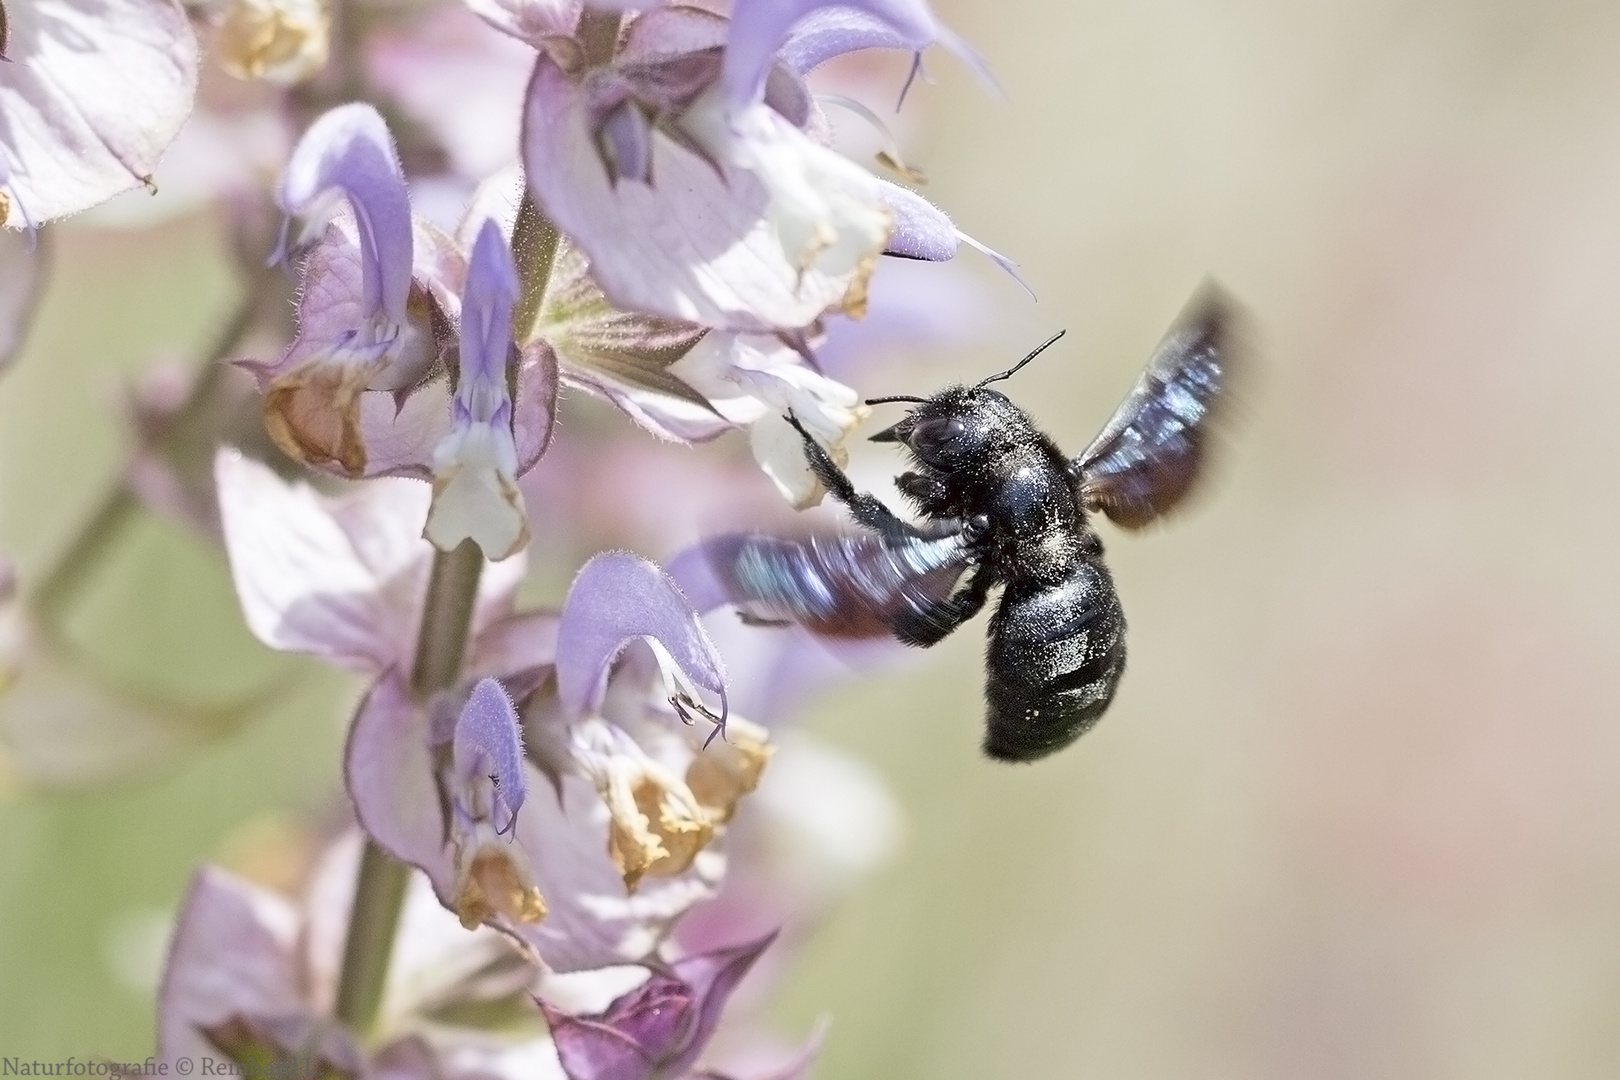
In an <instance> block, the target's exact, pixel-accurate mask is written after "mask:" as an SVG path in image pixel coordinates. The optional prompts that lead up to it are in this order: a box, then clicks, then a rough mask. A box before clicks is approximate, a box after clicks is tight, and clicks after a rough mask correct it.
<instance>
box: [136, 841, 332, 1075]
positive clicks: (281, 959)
mask: <svg viewBox="0 0 1620 1080" xmlns="http://www.w3.org/2000/svg"><path fill="white" fill-rule="evenodd" d="M297 933H298V913H297V911H296V910H295V909H294V908H293V906H292V905H291V904H289V903H287V902H286V901H285V900H283V899H281V898H280V897H278V896H276V895H275V894H273V893H269V892H266V891H265V890H263V889H259V888H255V887H254V886H252V885H249V884H248V883H247V882H245V881H242V880H241V879H239V878H235V877H232V876H231V875H230V874H227V873H225V872H224V871H223V870H216V869H213V868H207V869H204V870H203V871H201V872H200V873H199V874H198V875H197V877H196V879H195V880H194V881H193V882H192V885H191V891H190V892H189V893H188V894H187V895H186V899H185V902H184V903H183V904H182V905H181V908H180V920H179V924H178V925H177V926H176V928H175V932H174V944H173V945H172V946H171V947H170V950H169V962H168V966H167V967H166V969H165V970H164V973H163V986H162V988H161V989H160V990H159V993H158V1017H159V1019H158V1033H157V1052H158V1058H159V1059H160V1060H162V1061H166V1062H170V1063H174V1062H177V1061H179V1060H180V1059H182V1058H190V1059H191V1060H193V1061H195V1060H198V1059H199V1058H200V1059H202V1060H204V1061H207V1060H208V1059H210V1058H212V1057H217V1056H218V1054H219V1051H218V1050H217V1049H215V1048H214V1046H213V1044H212V1043H210V1042H209V1041H208V1037H207V1036H206V1035H204V1034H203V1033H202V1031H201V1030H200V1029H201V1028H206V1027H211V1026H213V1025H217V1024H221V1023H224V1022H225V1021H227V1020H229V1019H231V1018H233V1017H243V1016H256V1017H267V1016H287V1015H294V1014H299V1013H304V1012H307V1011H308V1007H307V1005H305V1003H304V1002H303V1001H302V1000H301V995H300V994H299V992H298V976H297V973H296V971H295V970H294V965H293V962H292V952H293V942H294V940H295V938H296V936H297ZM171 1067H172V1065H171Z"/></svg>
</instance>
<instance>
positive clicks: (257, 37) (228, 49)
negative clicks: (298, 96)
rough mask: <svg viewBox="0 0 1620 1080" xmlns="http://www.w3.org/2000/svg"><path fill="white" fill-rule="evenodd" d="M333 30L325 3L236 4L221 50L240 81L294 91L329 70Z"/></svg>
mask: <svg viewBox="0 0 1620 1080" xmlns="http://www.w3.org/2000/svg"><path fill="white" fill-rule="evenodd" d="M331 27H332V17H331V15H330V14H329V13H328V12H327V9H326V5H325V3H323V2H322V0H233V2H232V3H231V4H230V6H229V7H228V8H227V9H226V12H225V21H224V22H223V23H222V24H221V25H220V28H219V40H218V44H217V45H216V49H217V50H218V53H219V59H220V64H221V65H222V66H223V67H224V68H225V70H226V71H228V72H230V73H231V74H232V75H234V76H236V77H237V78H238V79H263V80H264V81H265V82H268V83H274V84H275V85H277V86H293V85H296V84H297V83H301V82H303V81H304V80H306V79H308V78H310V77H311V76H313V75H315V74H317V73H318V72H319V71H320V70H321V69H322V68H324V67H325V66H326V58H327V54H328V52H329V49H330V41H329V39H330V35H331Z"/></svg>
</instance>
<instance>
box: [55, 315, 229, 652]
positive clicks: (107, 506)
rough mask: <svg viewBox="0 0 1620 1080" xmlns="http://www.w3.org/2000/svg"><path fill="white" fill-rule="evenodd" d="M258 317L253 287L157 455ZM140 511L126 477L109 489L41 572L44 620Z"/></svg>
mask: <svg viewBox="0 0 1620 1080" xmlns="http://www.w3.org/2000/svg"><path fill="white" fill-rule="evenodd" d="M257 315H258V310H257V307H256V305H255V301H254V297H253V295H252V292H251V290H250V291H249V293H248V295H246V296H244V297H243V299H242V300H241V302H240V303H238V305H237V307H236V310H235V311H233V312H232V313H231V317H230V319H229V320H228V321H227V322H226V324H225V325H224V326H223V327H221V328H220V332H219V336H218V337H216V338H215V339H214V343H213V344H212V345H211V346H210V347H209V350H208V356H207V359H206V360H205V361H204V363H203V369H202V371H201V372H199V373H198V375H197V378H196V380H195V381H194V382H193V383H192V384H191V390H190V392H189V393H188V394H187V395H186V400H185V401H184V402H182V403H181V405H180V408H178V409H176V410H175V411H174V413H173V415H171V416H170V417H169V418H168V419H167V420H165V421H164V423H163V425H162V426H161V427H160V428H159V429H158V431H157V432H155V433H154V435H153V436H152V437H151V448H152V449H153V450H156V451H157V452H158V453H162V452H164V451H165V450H167V449H168V448H169V445H170V443H172V442H173V441H174V440H175V439H177V438H180V437H183V436H184V435H185V434H186V433H188V432H189V431H190V430H191V428H192V427H193V426H194V425H195V424H196V422H197V419H198V417H199V416H200V415H201V414H202V413H203V412H204V411H205V410H206V409H207V408H208V407H209V406H210V404H212V402H213V400H214V396H215V395H216V394H217V393H218V391H219V388H220V386H221V385H222V384H223V382H224V379H225V373H226V371H227V370H228V369H227V367H226V365H225V363H224V360H225V358H226V357H227V356H229V355H230V354H231V353H233V352H235V351H236V347H237V346H238V345H239V344H241V342H242V339H243V338H245V337H246V336H247V334H248V331H249V330H250V329H252V327H253V323H254V320H255V318H256V317H257ZM140 509H141V503H140V500H139V499H137V498H136V497H135V496H134V494H133V493H131V491H130V490H129V487H128V486H127V485H126V484H125V483H124V481H123V478H122V477H120V478H119V479H118V480H117V481H115V482H114V483H113V484H112V486H111V487H109V488H108V489H107V492H106V493H105V494H104V495H103V496H102V497H101V501H100V502H99V503H98V504H97V505H96V508H95V509H94V510H92V511H91V512H90V517H89V518H88V519H87V520H86V521H85V523H84V524H83V525H82V526H80V527H79V531H78V532H77V533H75V534H74V536H73V540H72V541H71V542H70V543H69V544H68V546H67V550H65V551H64V552H62V554H61V555H60V556H59V557H58V558H57V560H56V562H54V563H52V564H51V567H50V569H49V570H47V571H45V573H44V574H42V575H41V576H40V578H39V580H38V583H37V584H36V585H35V586H34V588H33V590H32V596H31V601H32V606H33V609H34V610H35V611H36V612H38V613H39V616H40V617H41V619H42V620H44V621H46V622H51V621H53V620H54V619H56V618H58V617H60V616H61V614H62V613H63V611H64V610H65V609H66V608H67V607H68V606H70V605H71V604H72V601H73V599H74V597H75V596H77V595H78V592H79V589H80V588H81V587H82V586H83V585H84V584H85V583H86V582H87V581H89V579H90V576H91V572H92V571H93V570H94V569H95V568H96V566H98V565H99V564H100V563H101V560H102V557H103V556H104V555H105V554H106V553H107V552H108V551H110V550H111V549H112V548H113V547H115V546H116V544H117V541H118V539H119V538H120V537H121V536H123V534H124V532H125V530H126V529H128V528H129V526H130V525H132V524H134V521H135V513H136V511H138V510H140Z"/></svg>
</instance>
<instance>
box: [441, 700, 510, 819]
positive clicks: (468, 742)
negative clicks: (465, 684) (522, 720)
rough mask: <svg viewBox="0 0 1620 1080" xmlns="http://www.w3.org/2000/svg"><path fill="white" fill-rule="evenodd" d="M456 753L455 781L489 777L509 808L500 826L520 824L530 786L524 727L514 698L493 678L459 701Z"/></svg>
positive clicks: (472, 781) (464, 782)
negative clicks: (524, 748)
mask: <svg viewBox="0 0 1620 1080" xmlns="http://www.w3.org/2000/svg"><path fill="white" fill-rule="evenodd" d="M452 753H453V755H454V768H455V780H456V783H457V784H459V785H461V786H462V787H464V788H465V787H471V786H473V785H475V784H480V783H481V782H483V781H486V780H487V781H488V782H489V783H490V784H492V785H493V786H494V789H495V790H494V792H493V796H494V798H495V800H496V801H497V802H499V803H501V804H503V805H504V806H505V807H506V814H507V824H506V825H505V826H497V829H496V831H497V832H498V833H502V832H507V831H509V830H510V829H511V828H512V827H513V826H515V825H516V824H517V815H518V811H519V810H521V809H523V800H524V798H525V796H526V794H527V791H528V787H527V784H526V783H525V780H524V775H523V774H524V768H523V731H522V729H521V728H520V727H519V725H518V717H517V710H516V709H514V708H513V707H512V700H511V698H509V697H507V696H506V691H505V690H504V689H502V687H501V684H500V683H498V682H496V681H495V680H494V679H488V678H485V679H479V680H478V682H477V684H475V685H474V686H473V688H472V693H471V694H470V695H469V696H468V698H467V704H465V705H463V706H462V707H461V716H460V718H459V719H458V720H457V721H456V733H455V741H454V744H453V749H452Z"/></svg>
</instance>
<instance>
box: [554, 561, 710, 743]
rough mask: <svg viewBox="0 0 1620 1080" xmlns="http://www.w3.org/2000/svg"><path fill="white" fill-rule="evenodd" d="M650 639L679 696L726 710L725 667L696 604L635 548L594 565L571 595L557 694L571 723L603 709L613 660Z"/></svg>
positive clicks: (578, 579) (564, 623)
mask: <svg viewBox="0 0 1620 1080" xmlns="http://www.w3.org/2000/svg"><path fill="white" fill-rule="evenodd" d="M638 640H639V641H645V642H646V643H647V644H648V645H650V646H651V647H652V650H653V654H654V655H655V656H656V657H657V658H658V663H659V667H660V668H661V669H662V671H663V674H664V678H665V683H666V685H670V684H674V686H675V687H676V688H677V689H675V690H673V691H672V697H679V696H681V695H682V694H684V695H685V702H684V704H686V705H687V706H689V707H696V708H699V709H701V708H702V706H701V703H700V702H699V701H698V700H697V698H696V696H695V694H694V693H693V690H694V689H698V688H700V689H703V690H707V691H709V692H710V693H712V694H714V695H716V696H717V697H718V698H719V699H720V715H719V716H718V717H716V721H717V722H719V723H722V724H723V723H724V717H725V713H726V677H725V666H724V664H723V662H722V661H721V659H720V653H719V651H718V650H716V649H715V647H714V643H713V642H712V641H710V640H709V635H708V632H707V631H705V630H704V629H703V624H702V623H700V622H699V621H698V617H697V613H696V612H694V611H693V610H692V605H691V604H689V603H687V602H686V598H685V597H684V596H682V595H681V591H680V589H678V588H677V587H676V586H675V583H674V582H673V581H671V580H670V579H669V576H668V575H666V574H665V573H664V572H663V571H662V570H660V569H659V568H658V567H657V566H656V565H654V564H653V563H651V562H649V561H648V560H646V559H643V558H641V557H640V556H637V555H632V554H630V553H629V552H627V551H613V552H607V553H605V554H602V555H598V556H596V558H594V559H592V560H591V561H590V562H588V563H586V564H585V566H584V568H583V569H581V570H580V572H579V576H578V577H576V578H575V579H574V584H573V586H572V587H571V588H570V589H569V590H568V598H567V600H565V601H564V603H563V610H562V623H561V626H560V628H559V631H558V637H557V694H558V697H559V698H560V699H561V701H562V705H563V711H564V713H565V715H566V716H568V717H569V718H570V719H578V718H580V717H583V716H585V715H586V714H588V713H591V712H594V711H595V710H596V709H597V707H598V706H599V705H600V704H601V701H602V695H603V692H604V691H605V689H606V686H607V676H608V671H609V669H610V668H611V667H612V666H613V661H614V660H615V659H616V658H617V657H618V655H619V654H620V653H621V652H623V651H624V650H625V649H626V648H627V647H628V646H629V645H630V644H631V643H632V642H634V641H638Z"/></svg>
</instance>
